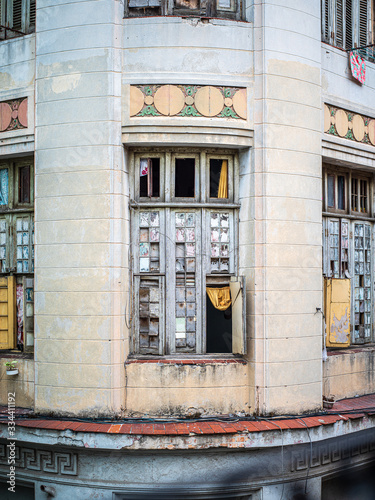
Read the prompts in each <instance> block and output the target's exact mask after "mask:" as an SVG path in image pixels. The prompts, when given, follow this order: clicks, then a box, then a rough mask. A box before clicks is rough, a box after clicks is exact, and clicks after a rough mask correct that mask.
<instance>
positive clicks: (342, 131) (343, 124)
mask: <svg viewBox="0 0 375 500" xmlns="http://www.w3.org/2000/svg"><path fill="white" fill-rule="evenodd" d="M335 125H336V130H337V133H338V134H339V136H340V137H345V136H346V134H347V132H348V126H349V121H348V116H347V114H346V113H345V111H344V110H343V109H338V110H337V111H336V114H335Z"/></svg>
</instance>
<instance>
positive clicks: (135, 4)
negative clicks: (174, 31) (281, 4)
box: [124, 0, 245, 21]
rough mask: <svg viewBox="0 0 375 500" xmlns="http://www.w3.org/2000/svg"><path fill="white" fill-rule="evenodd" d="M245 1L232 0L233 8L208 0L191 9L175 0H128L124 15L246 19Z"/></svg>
mask: <svg viewBox="0 0 375 500" xmlns="http://www.w3.org/2000/svg"><path fill="white" fill-rule="evenodd" d="M244 4H245V2H241V1H240V0H231V8H229V9H223V8H221V9H218V8H217V5H216V2H215V0H207V2H206V7H201V6H200V2H198V7H197V8H196V9H189V8H188V7H187V8H184V7H179V6H176V5H175V1H174V0H127V1H126V2H125V8H124V17H147V16H158V15H159V16H181V17H203V18H210V17H216V18H222V19H234V20H237V21H240V20H241V19H245V5H244Z"/></svg>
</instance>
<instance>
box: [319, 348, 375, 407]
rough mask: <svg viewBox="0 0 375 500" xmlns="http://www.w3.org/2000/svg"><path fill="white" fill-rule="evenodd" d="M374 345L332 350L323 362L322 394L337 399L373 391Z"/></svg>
mask: <svg viewBox="0 0 375 500" xmlns="http://www.w3.org/2000/svg"><path fill="white" fill-rule="evenodd" d="M374 364H375V347H366V348H363V349H361V348H359V349H355V350H351V349H347V350H340V351H334V352H332V353H331V354H330V355H329V356H328V358H327V361H325V362H324V364H323V394H324V396H329V395H332V396H334V397H335V400H337V399H343V398H350V397H354V396H363V395H364V394H373V393H374V392H375V373H374Z"/></svg>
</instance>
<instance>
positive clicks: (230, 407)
mask: <svg viewBox="0 0 375 500" xmlns="http://www.w3.org/2000/svg"><path fill="white" fill-rule="evenodd" d="M125 370H126V377H127V380H128V383H127V386H126V410H127V414H130V415H136V414H142V415H144V414H147V415H158V416H162V415H186V414H190V415H191V416H195V417H196V416H199V415H202V416H204V415H212V414H217V413H222V414H228V413H235V412H244V413H250V412H251V408H250V405H249V400H248V394H249V392H248V370H247V366H246V365H245V364H242V363H241V364H240V363H215V362H214V361H211V362H209V361H207V362H206V363H204V364H199V363H191V364H179V363H178V362H176V363H170V364H169V363H168V364H164V363H130V364H128V365H126V366H125Z"/></svg>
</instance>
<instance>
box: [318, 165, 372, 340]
mask: <svg viewBox="0 0 375 500" xmlns="http://www.w3.org/2000/svg"><path fill="white" fill-rule="evenodd" d="M372 189H373V182H372V177H371V176H369V175H368V174H366V173H362V172H361V173H358V172H357V171H344V170H343V171H338V170H337V169H336V170H333V169H331V168H330V167H327V169H325V171H324V196H323V199H324V213H323V230H324V269H323V271H324V274H325V276H326V277H328V278H339V279H340V278H341V279H350V282H351V286H350V288H351V294H350V295H351V305H350V308H351V314H350V317H351V325H350V327H351V334H352V335H351V338H352V342H353V343H365V342H371V341H372V340H373V306H374V298H373V280H374V276H373V275H374V270H373V258H372V253H373V248H372V246H373V231H374V223H373V220H374V219H373V217H372V211H373V207H372V203H371V200H372V196H373V193H372Z"/></svg>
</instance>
